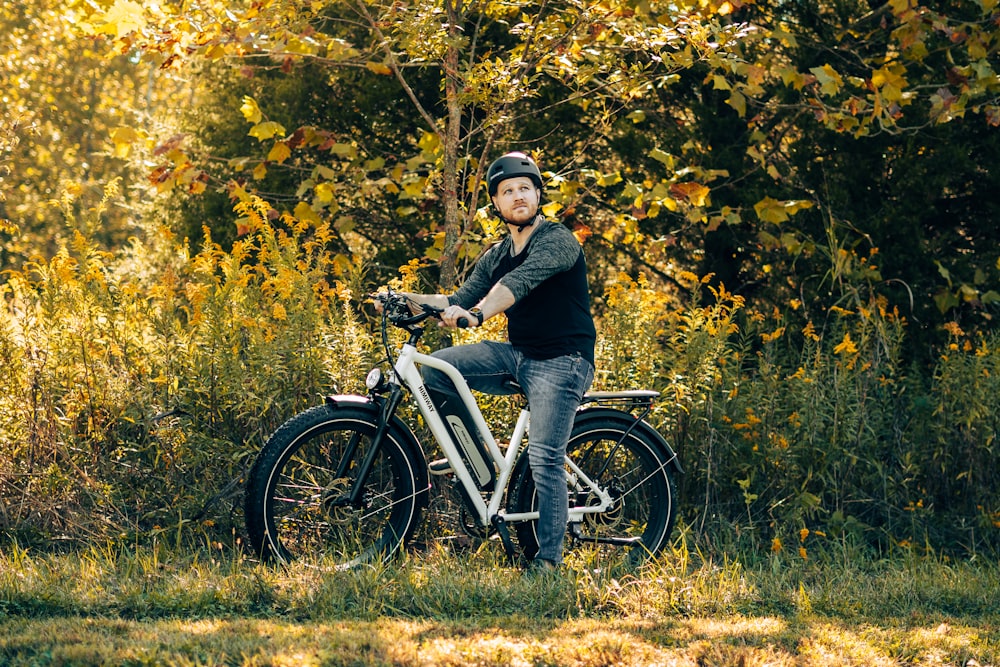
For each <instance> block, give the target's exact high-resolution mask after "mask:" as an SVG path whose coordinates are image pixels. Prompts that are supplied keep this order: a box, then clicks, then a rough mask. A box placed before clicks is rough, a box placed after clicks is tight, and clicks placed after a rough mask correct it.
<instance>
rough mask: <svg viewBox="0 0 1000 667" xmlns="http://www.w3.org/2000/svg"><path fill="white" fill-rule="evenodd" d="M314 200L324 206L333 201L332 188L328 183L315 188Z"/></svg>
mask: <svg viewBox="0 0 1000 667" xmlns="http://www.w3.org/2000/svg"><path fill="white" fill-rule="evenodd" d="M315 190H316V198H317V199H319V200H320V201H321V202H323V203H324V204H329V203H330V202H332V201H333V187H332V186H331V185H330V184H329V183H320V184H319V185H317V186H316V188H315Z"/></svg>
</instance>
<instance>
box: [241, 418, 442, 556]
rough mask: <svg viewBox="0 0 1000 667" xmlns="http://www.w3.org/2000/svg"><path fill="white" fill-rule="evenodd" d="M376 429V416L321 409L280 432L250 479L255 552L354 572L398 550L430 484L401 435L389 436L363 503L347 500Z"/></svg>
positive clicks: (248, 515) (249, 511) (249, 508)
mask: <svg viewBox="0 0 1000 667" xmlns="http://www.w3.org/2000/svg"><path fill="white" fill-rule="evenodd" d="M376 429H377V416H376V415H375V413H374V411H372V410H366V409H363V408H360V407H331V406H328V405H322V406H317V407H314V408H310V409H309V410H306V411H305V412H303V413H301V414H299V415H297V416H295V417H293V418H292V419H290V420H288V422H286V423H285V424H284V425H282V426H281V427H280V428H279V429H278V430H277V431H275V433H274V435H272V436H271V437H270V439H269V440H268V441H267V443H266V444H265V445H264V448H263V449H262V450H261V452H260V454H259V455H258V457H257V460H256V461H255V463H254V466H253V468H252V469H251V471H250V476H249V479H248V480H247V489H246V498H245V505H244V512H245V518H246V525H247V533H248V534H249V537H250V544H251V546H252V547H253V549H254V550H255V551H256V553H258V554H259V555H260V556H261V557H262V558H265V559H267V558H276V559H278V560H281V561H289V560H292V559H294V558H299V557H303V556H310V557H317V558H320V557H329V558H331V559H333V560H334V561H335V562H336V563H337V564H338V565H345V566H350V565H355V564H359V563H364V562H369V561H372V560H376V559H378V558H381V557H384V556H386V555H388V554H390V553H392V552H394V551H395V550H396V549H398V548H399V547H400V545H401V544H402V543H403V542H404V540H405V539H406V538H407V537H408V536H409V535H410V534H411V533H412V531H413V529H414V527H415V525H416V523H417V521H418V519H419V516H420V512H421V509H422V504H421V502H420V501H421V500H422V497H421V496H422V494H424V493H425V492H426V484H424V485H420V484H419V483H418V480H420V478H421V475H420V468H419V466H418V465H417V463H416V461H415V460H414V458H413V456H412V455H411V453H410V449H409V447H408V446H407V443H406V440H405V438H404V437H403V436H402V435H401V434H400V433H399V432H398V430H397V429H393V428H390V429H389V430H388V432H387V433H386V436H385V438H384V439H383V441H382V446H381V449H380V452H379V455H378V456H377V457H376V458H375V461H374V463H373V465H372V468H371V471H370V473H369V475H368V478H367V480H366V482H365V484H364V487H363V489H362V493H361V495H360V497H359V498H358V499H357V501H356V502H348V501H347V498H348V494H349V493H350V491H351V490H352V489H353V487H354V486H355V481H356V477H357V471H358V467H359V466H360V464H361V462H362V461H363V460H364V458H365V455H366V454H367V453H368V451H369V450H370V448H371V444H372V437H373V436H374V435H375V432H376Z"/></svg>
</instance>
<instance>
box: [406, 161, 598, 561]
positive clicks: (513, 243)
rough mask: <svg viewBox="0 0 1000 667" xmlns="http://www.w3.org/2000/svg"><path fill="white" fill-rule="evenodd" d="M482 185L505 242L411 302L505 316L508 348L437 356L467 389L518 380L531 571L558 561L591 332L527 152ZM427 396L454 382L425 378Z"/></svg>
mask: <svg viewBox="0 0 1000 667" xmlns="http://www.w3.org/2000/svg"><path fill="white" fill-rule="evenodd" d="M486 180H487V185H488V190H489V195H490V198H491V200H492V202H493V206H494V208H495V210H496V212H497V214H498V215H499V216H500V219H501V220H502V221H503V222H505V223H506V225H507V229H508V230H509V232H510V233H509V235H508V236H506V237H505V238H504V239H503V240H502V241H500V242H499V243H497V244H496V245H494V246H493V247H491V248H490V249H489V250H487V252H486V253H484V254H483V256H482V257H481V258H480V259H479V261H477V263H476V265H475V267H473V270H472V273H471V274H470V275H469V277H468V279H467V280H466V281H465V283H464V284H463V285H462V286H461V287H460V288H459V289H458V291H456V292H455V293H454V294H452V295H450V296H446V295H444V294H433V295H417V294H411V295H409V296H410V297H411V298H412V299H413V300H414V301H417V302H419V303H427V304H431V305H434V306H437V307H439V308H444V312H443V313H442V314H441V321H442V323H443V324H444V325H445V326H450V327H455V326H457V325H458V322H459V320H461V319H462V318H464V320H465V321H466V322H468V326H470V327H472V326H480V325H482V324H483V322H485V321H486V320H488V319H490V318H491V317H494V316H496V315H499V314H500V313H505V314H506V315H507V334H508V341H509V342H506V343H498V342H492V341H487V342H483V343H476V344H473V345H459V346H455V347H449V348H445V349H442V350H439V351H437V352H435V353H434V355H435V356H437V357H440V358H441V359H444V360H446V361H448V362H449V363H451V364H453V365H454V366H455V367H456V368H457V369H458V370H459V371H460V372H461V373H462V375H463V377H465V378H466V380H467V381H468V383H469V386H470V387H471V388H472V389H475V390H477V391H481V392H484V393H492V394H504V393H509V390H508V389H506V388H505V387H504V383H505V382H507V381H509V380H516V381H517V383H518V384H519V385H520V386H521V388H522V390H523V391H524V392H525V394H526V395H527V398H528V405H529V406H530V408H531V428H530V433H529V437H528V460H529V462H530V464H531V472H532V476H533V477H534V480H535V486H536V488H537V493H538V506H539V514H540V517H539V520H538V525H537V529H536V532H537V534H538V547H539V548H538V553H537V554H536V555H535V558H534V560H533V561H532V562H531V567H533V568H539V569H553V568H556V567H558V566H559V564H561V562H562V543H563V538H564V536H565V533H566V521H567V511H568V496H567V489H566V479H565V475H564V472H563V460H564V457H565V454H566V443H567V441H568V440H569V435H570V429H571V428H572V425H573V418H574V414H575V412H576V409H577V408H578V407H579V405H580V400H581V398H582V397H583V394H584V392H585V391H586V390H587V389H588V388H589V387H590V383H591V382H592V381H593V379H594V343H595V339H596V333H595V329H594V321H593V317H592V316H591V314H590V295H589V290H588V286H587V265H586V261H585V259H584V256H583V249H582V248H581V247H580V244H579V243H578V242H577V240H576V238H575V237H574V236H573V234H572V232H570V231H569V229H567V228H566V227H565V226H564V225H562V224H559V223H554V222H550V221H547V220H546V219H545V218H544V217H543V216H542V215H541V214H540V213H539V205H540V203H541V196H542V176H541V173H540V172H539V170H538V167H537V165H536V164H535V162H534V161H533V160H532V159H531V158H530V157H528V156H527V155H525V154H524V153H519V152H515V153H507V154H506V155H503V156H502V157H500V158H498V159H497V160H496V161H494V162H493V164H491V165H490V167H489V169H488V170H487V172H486ZM425 382H426V384H427V386H428V388H430V389H432V390H438V391H441V390H444V391H447V390H448V389H449V388H452V383H451V381H450V380H448V379H447V377H446V376H445V375H444V374H443V373H441V372H440V371H436V370H433V369H425Z"/></svg>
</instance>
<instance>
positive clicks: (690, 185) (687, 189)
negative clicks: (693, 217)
mask: <svg viewBox="0 0 1000 667" xmlns="http://www.w3.org/2000/svg"><path fill="white" fill-rule="evenodd" d="M710 193H711V190H709V189H708V188H707V187H706V186H704V185H702V184H701V183H695V182H694V181H685V182H684V183H674V184H673V185H671V186H670V194H671V195H673V196H674V197H676V198H677V199H687V200H688V201H689V202H690V203H691V205H692V206H704V205H705V204H706V203H707V202H708V195H709V194H710Z"/></svg>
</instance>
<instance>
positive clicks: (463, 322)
mask: <svg viewBox="0 0 1000 667" xmlns="http://www.w3.org/2000/svg"><path fill="white" fill-rule="evenodd" d="M455 324H456V325H458V328H459V329H468V328H469V318H467V317H460V318H458V319H457V320H455Z"/></svg>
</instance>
